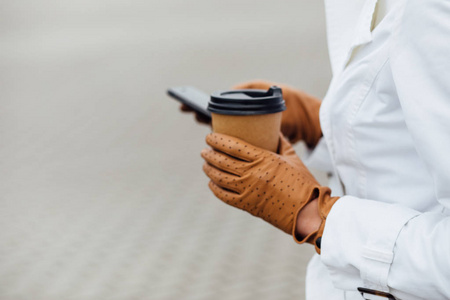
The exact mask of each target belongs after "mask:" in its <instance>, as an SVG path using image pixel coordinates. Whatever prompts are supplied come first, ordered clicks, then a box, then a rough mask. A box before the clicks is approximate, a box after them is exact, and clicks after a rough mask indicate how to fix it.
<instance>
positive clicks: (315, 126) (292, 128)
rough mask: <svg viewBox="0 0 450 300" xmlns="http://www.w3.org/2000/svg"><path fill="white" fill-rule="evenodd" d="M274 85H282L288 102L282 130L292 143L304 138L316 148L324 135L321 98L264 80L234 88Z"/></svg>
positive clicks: (284, 97) (262, 87)
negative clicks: (320, 114)
mask: <svg viewBox="0 0 450 300" xmlns="http://www.w3.org/2000/svg"><path fill="white" fill-rule="evenodd" d="M273 85H276V86H279V87H281V89H282V90H283V99H284V101H285V102H286V108H287V109H286V110H285V111H283V115H282V120H281V132H282V133H283V134H284V135H285V136H286V137H287V138H288V139H289V141H290V142H291V143H296V142H298V141H300V140H303V141H305V143H306V145H307V146H308V147H309V148H314V147H315V146H316V145H317V143H318V142H319V139H320V138H321V137H322V129H321V128H320V120H319V109H320V104H321V101H320V100H319V99H317V98H316V97H314V96H311V95H308V94H307V93H305V92H303V91H301V90H297V89H294V88H292V87H290V86H288V85H285V84H278V83H274V82H269V81H263V80H254V81H249V82H246V83H242V84H239V85H236V86H234V87H233V88H234V89H261V90H267V89H268V88H270V87H271V86H273Z"/></svg>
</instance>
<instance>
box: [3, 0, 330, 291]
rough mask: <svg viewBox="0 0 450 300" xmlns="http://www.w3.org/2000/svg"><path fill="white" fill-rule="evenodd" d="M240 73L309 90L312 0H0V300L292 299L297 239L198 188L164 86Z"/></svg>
mask: <svg viewBox="0 0 450 300" xmlns="http://www.w3.org/2000/svg"><path fill="white" fill-rule="evenodd" d="M252 78H266V79H271V80H275V81H279V82H284V83H289V84H292V85H295V86H297V87H300V88H303V89H305V90H307V91H309V92H311V93H312V94H315V95H317V96H319V97H322V96H323V95H324V94H325V91H326V88H327V85H328V82H329V80H330V68H329V62H328V56H327V49H326V42H325V22H324V11H323V4H322V3H321V2H320V1H306V0H295V1H294V0H280V1H276V2H275V1H269V0H227V1H218V0H196V1H186V0H169V1H162V0H161V1H154V0H147V1H141V0H108V1H106V0H77V1H73V0H57V1H56V0H6V1H1V2H0V84H1V88H0V105H1V109H0V299H1V300H16V299H19V300H21V299H23V300H25V299H27V300H28V299H30V300H31V299H32V300H39V299H45V300H53V299H55V300H56V299H58V300H64V299H74V300H75V299H77V300H84V299H96V300H100V299H108V300H109V299H158V300H159V299H271V300H273V299H303V297H304V296H303V295H304V272H305V267H306V263H307V261H308V260H309V258H310V257H311V255H312V253H313V249H312V247H310V246H303V247H302V246H298V245H296V244H295V243H294V242H293V241H292V238H291V237H289V236H288V235H285V234H284V233H282V232H281V231H278V230H276V229H274V228H273V227H271V226H270V225H267V224H265V223H264V222H262V221H260V220H257V219H255V218H252V217H250V216H249V215H248V214H246V213H243V212H241V211H238V210H236V209H232V208H230V207H228V206H226V205H225V204H223V203H221V202H220V201H218V200H217V199H215V198H214V197H213V195H212V193H210V191H209V190H208V188H207V181H208V180H207V178H206V176H205V175H204V174H203V172H202V171H201V165H202V160H201V158H200V155H199V153H200V150H201V149H202V148H203V147H205V143H204V136H205V135H206V134H207V133H208V128H207V127H205V126H200V125H198V124H196V123H195V122H194V121H193V118H192V116H190V115H184V114H181V113H180V112H179V111H178V104H177V103H176V102H175V101H173V100H171V99H169V98H167V97H166V96H165V90H166V88H167V87H169V86H173V85H180V84H192V85H195V86H198V87H199V88H202V89H204V90H205V91H207V92H211V91H214V90H216V89H224V88H228V87H230V86H231V85H233V84H234V83H236V82H240V81H244V80H248V79H252ZM297 149H299V151H300V152H301V146H299V148H297ZM319 175H320V174H319ZM322 179H323V177H322Z"/></svg>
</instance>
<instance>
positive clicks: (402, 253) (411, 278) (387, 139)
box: [306, 0, 450, 300]
mask: <svg viewBox="0 0 450 300" xmlns="http://www.w3.org/2000/svg"><path fill="white" fill-rule="evenodd" d="M377 2H379V3H378V6H379V9H383V10H385V14H382V13H381V17H382V18H381V17H380V15H379V16H378V17H379V18H378V20H374V18H375V17H376V14H375V15H374V9H375V8H376V5H377ZM325 7H326V18H327V31H328V32H327V34H328V44H329V52H330V60H331V65H332V71H333V79H332V82H331V84H330V87H329V90H328V93H327V95H326V97H325V99H324V100H323V103H322V107H321V110H320V120H321V126H322V131H323V135H324V137H323V138H322V140H321V141H320V142H319V145H318V146H317V147H316V149H315V150H314V151H313V152H312V153H311V155H310V157H309V158H308V159H307V160H306V163H307V164H309V166H311V167H322V168H323V169H324V170H326V171H330V172H331V171H332V172H333V173H334V174H335V176H334V181H333V182H334V183H333V182H332V183H331V188H332V189H333V193H334V194H335V195H342V196H343V197H342V198H341V199H340V200H339V201H338V202H337V203H336V205H335V206H334V207H333V208H332V210H331V212H330V214H329V216H328V219H327V222H326V227H325V232H324V235H323V240H322V254H321V256H318V255H316V256H315V257H313V259H312V261H311V262H310V264H309V266H308V274H307V286H306V290H307V300H324V299H326V300H333V299H336V300H338V299H339V300H341V299H363V298H362V296H361V295H360V294H359V293H358V292H357V288H358V287H365V288H370V289H374V290H378V291H385V292H389V293H391V294H392V295H394V296H395V297H396V298H397V299H413V300H414V299H427V300H430V299H450V1H449V0H429V1H423V0H394V1H390V0H388V1H387V2H386V1H381V0H380V1H376V0H325ZM383 15H384V16H383ZM374 25H376V26H375V28H373V27H374ZM366 297H367V299H372V298H371V296H370V295H366ZM373 299H375V298H373ZM377 299H383V298H377Z"/></svg>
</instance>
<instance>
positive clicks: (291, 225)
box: [201, 133, 338, 253]
mask: <svg viewBox="0 0 450 300" xmlns="http://www.w3.org/2000/svg"><path fill="white" fill-rule="evenodd" d="M206 143H207V144H208V145H209V146H211V147H212V149H211V148H206V149H204V150H203V151H202V153H201V155H202V157H203V158H204V159H205V160H206V163H205V164H204V165H203V170H204V172H205V173H206V175H207V176H208V177H209V178H210V179H211V181H210V182H209V187H210V189H211V190H212V191H213V193H214V194H215V195H216V196H217V197H218V198H219V199H221V200H222V201H224V202H226V203H228V204H229V205H232V206H235V207H237V208H240V209H243V210H245V211H247V212H249V213H251V214H252V215H254V216H257V217H260V218H262V219H263V220H265V221H267V222H269V223H270V224H272V225H274V226H276V227H278V228H279V229H281V230H283V231H284V232H286V233H288V234H292V236H293V237H294V239H295V241H296V242H298V243H304V242H308V243H311V244H313V245H315V247H316V251H317V252H318V253H320V247H318V245H317V243H316V242H317V240H318V239H319V238H321V236H322V233H323V229H324V227H325V220H326V217H327V215H328V213H329V211H330V209H331V207H332V206H333V204H334V203H335V202H336V201H337V200H338V198H337V197H331V196H330V193H331V191H330V189H329V188H327V187H323V186H320V184H319V183H318V182H317V181H316V180H315V179H314V177H313V176H312V175H311V173H310V172H309V171H308V169H307V168H306V167H305V166H304V165H303V163H302V161H301V160H300V158H299V157H298V156H297V155H296V153H295V151H294V149H293V148H292V146H291V145H290V144H289V142H288V141H286V140H285V139H284V138H283V137H282V136H281V134H280V145H279V151H278V154H277V153H273V152H271V151H267V150H264V149H261V148H257V147H255V146H253V145H250V144H248V143H246V142H244V141H242V140H240V139H237V138H233V137H231V136H228V135H224V134H218V133H212V134H209V135H208V136H207V137H206ZM316 198H317V199H318V210H319V215H320V217H321V219H322V224H321V225H320V228H319V229H318V230H317V231H315V232H312V233H311V234H309V235H308V236H306V237H299V236H297V234H296V226H297V224H296V222H297V215H298V213H299V212H300V210H301V209H302V208H303V207H304V206H305V205H306V204H307V203H308V202H310V201H312V200H314V199H316Z"/></svg>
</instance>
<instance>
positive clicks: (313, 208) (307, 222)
mask: <svg viewBox="0 0 450 300" xmlns="http://www.w3.org/2000/svg"><path fill="white" fill-rule="evenodd" d="M321 223H322V219H321V218H320V215H319V201H318V199H317V198H316V199H314V200H312V201H310V202H309V203H308V204H306V205H305V207H303V208H302V210H300V212H299V213H298V215H297V222H296V228H295V232H296V235H297V236H298V237H299V238H301V239H303V238H305V237H307V236H308V235H310V234H311V233H313V232H316V231H317V230H319V227H320V224H321Z"/></svg>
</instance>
